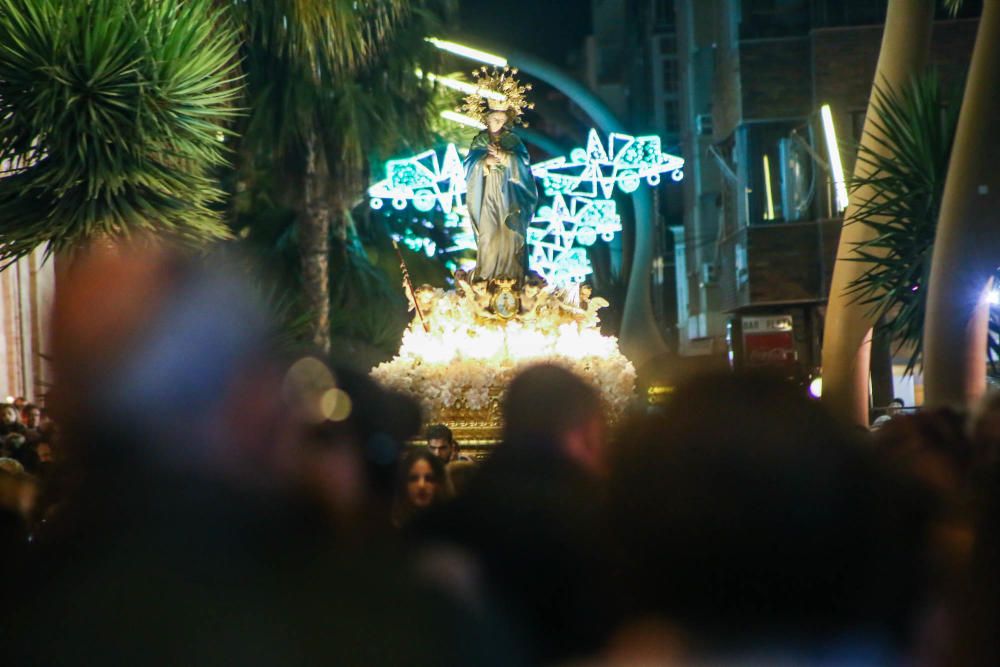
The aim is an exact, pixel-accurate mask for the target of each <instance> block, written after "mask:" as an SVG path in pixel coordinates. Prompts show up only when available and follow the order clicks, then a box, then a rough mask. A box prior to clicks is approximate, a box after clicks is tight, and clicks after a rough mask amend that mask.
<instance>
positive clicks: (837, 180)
mask: <svg viewBox="0 0 1000 667" xmlns="http://www.w3.org/2000/svg"><path fill="white" fill-rule="evenodd" d="M819 114H820V117H821V118H822V119H823V133H824V135H825V136H826V150H827V151H828V152H829V154H830V175H831V176H832V177H833V188H834V196H835V197H834V198H835V201H836V206H837V213H840V212H842V211H843V210H844V209H845V208H847V183H846V181H845V180H844V165H843V163H841V161H840V148H839V147H838V144H837V133H836V131H835V130H834V129H833V113H831V111H830V105H829V104H824V105H823V106H821V107H820V109H819Z"/></svg>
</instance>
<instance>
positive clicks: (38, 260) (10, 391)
mask: <svg viewBox="0 0 1000 667" xmlns="http://www.w3.org/2000/svg"><path fill="white" fill-rule="evenodd" d="M53 264H54V262H53V260H52V259H48V260H46V259H45V258H44V256H43V252H42V250H41V249H37V250H36V251H35V252H34V253H32V254H31V255H29V256H27V257H24V258H22V259H20V260H19V261H17V262H16V263H14V264H12V265H10V266H8V267H7V268H6V269H4V270H3V271H0V401H2V400H5V399H6V398H7V397H17V396H24V397H25V398H27V399H29V400H31V401H35V402H38V401H42V400H44V396H45V394H46V393H47V391H48V387H49V383H50V381H51V373H50V370H49V361H48V351H49V345H48V340H49V330H48V317H49V311H50V310H51V307H52V298H53V295H54V293H55V273H54V270H53Z"/></svg>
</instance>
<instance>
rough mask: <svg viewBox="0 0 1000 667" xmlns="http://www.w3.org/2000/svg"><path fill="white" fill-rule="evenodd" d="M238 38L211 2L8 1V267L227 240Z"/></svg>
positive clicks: (2, 50)
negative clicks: (89, 245) (107, 242)
mask: <svg viewBox="0 0 1000 667" xmlns="http://www.w3.org/2000/svg"><path fill="white" fill-rule="evenodd" d="M236 54H237V39H236V34H235V32H234V30H233V28H232V26H231V24H230V23H229V21H228V20H227V16H226V13H225V11H224V10H223V9H221V8H215V7H214V6H213V5H212V4H211V3H209V2H208V1H207V0H135V1H133V2H119V1H117V0H80V1H78V2H64V1H63V0H0V165H4V167H3V168H4V169H5V170H6V171H7V174H6V177H5V178H0V262H4V263H5V264H6V263H9V262H11V261H14V260H16V259H17V258H18V257H21V256H23V255H25V254H27V253H29V252H31V251H32V250H33V249H34V248H35V247H37V246H38V245H39V244H43V243H44V244H46V245H47V252H50V253H52V252H57V253H58V252H63V251H72V250H73V249H74V248H76V247H78V246H79V245H81V244H83V243H86V242H88V241H90V240H93V239H95V238H112V239H113V238H122V237H129V236H133V235H136V234H138V233H141V232H150V233H153V234H155V235H159V236H167V237H170V238H172V239H175V240H180V241H183V242H189V243H203V242H206V241H211V240H214V239H219V238H225V237H227V236H228V235H229V233H228V230H227V227H226V226H225V225H224V224H223V222H222V215H221V212H220V210H219V207H218V206H217V205H218V204H219V203H220V202H221V201H222V198H223V192H222V191H221V190H220V189H219V188H218V186H217V184H216V180H215V178H214V174H213V170H214V169H215V168H217V167H219V166H220V165H223V164H224V163H225V153H224V144H222V143H221V142H220V138H221V137H223V136H224V135H225V134H226V133H227V132H228V130H227V129H226V126H227V124H229V123H230V121H231V120H232V118H233V117H234V115H235V113H236V110H235V108H234V105H235V102H236V99H237V97H238V95H239V89H238V85H237V81H236V77H237V70H236V65H235V63H236V61H237V58H236Z"/></svg>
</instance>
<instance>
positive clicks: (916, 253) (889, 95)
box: [847, 71, 958, 372]
mask: <svg viewBox="0 0 1000 667" xmlns="http://www.w3.org/2000/svg"><path fill="white" fill-rule="evenodd" d="M952 97H956V96H951V95H946V94H944V93H943V92H942V90H941V87H940V85H939V83H938V77H937V75H936V73H935V72H933V71H931V72H927V73H924V74H922V75H921V76H918V77H915V78H914V79H913V80H912V81H910V82H909V83H907V84H906V85H905V86H904V87H903V88H902V89H901V90H898V91H897V90H893V89H891V88H887V87H882V86H876V89H875V96H874V99H873V108H874V110H875V114H874V116H873V117H872V119H871V122H872V129H873V130H874V131H876V132H877V137H876V139H875V142H876V146H878V147H879V148H880V149H881V150H875V149H873V148H872V147H871V146H869V145H861V146H860V147H859V148H858V158H857V159H858V162H860V163H863V164H864V166H865V167H866V171H865V175H863V176H856V177H855V178H853V179H852V181H851V184H850V186H851V190H852V191H854V190H859V189H862V188H864V189H866V190H868V191H869V192H874V193H877V195H876V196H875V197H872V198H870V199H866V200H863V201H862V202H861V203H860V204H859V205H858V207H857V208H856V209H855V210H854V215H853V216H852V217H851V220H850V223H851V224H858V225H864V226H866V227H868V228H869V230H870V232H871V233H872V234H873V237H872V238H871V239H870V240H868V241H866V242H864V243H860V244H859V245H858V246H856V247H855V248H854V250H853V253H852V255H851V256H849V257H847V259H848V260H850V261H856V262H860V263H861V269H862V273H861V275H860V276H859V277H858V278H857V279H856V280H854V281H853V282H851V284H850V286H849V290H848V291H849V293H850V294H852V295H853V296H854V298H855V299H856V302H857V303H858V304H860V305H863V306H867V307H869V311H868V313H869V317H870V318H871V319H872V320H873V321H881V322H884V323H885V324H884V327H885V333H886V334H887V335H888V336H889V338H890V339H891V340H893V341H895V342H896V344H897V350H898V349H902V348H906V349H908V350H909V351H910V353H909V361H908V363H907V371H908V372H912V371H913V369H914V368H916V367H917V366H918V365H919V364H921V351H922V343H923V334H924V313H925V310H926V302H927V298H926V297H927V281H928V274H929V273H930V258H931V250H932V248H933V245H934V232H935V229H936V226H937V219H938V213H939V211H940V209H941V196H942V192H943V190H944V183H945V175H946V174H947V171H948V160H949V156H950V153H951V147H952V143H953V140H954V137H955V125H956V122H957V120H958V100H957V99H952Z"/></svg>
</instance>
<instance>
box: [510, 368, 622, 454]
mask: <svg viewBox="0 0 1000 667" xmlns="http://www.w3.org/2000/svg"><path fill="white" fill-rule="evenodd" d="M503 422H504V426H503V441H504V444H505V445H506V446H513V447H519V446H530V447H552V448H554V450H555V451H556V452H558V454H559V455H561V456H564V457H566V458H568V459H570V460H572V461H573V462H574V463H576V464H578V465H580V466H581V467H582V468H584V469H586V470H589V471H591V472H599V471H601V470H603V469H604V467H605V463H606V461H605V456H606V452H605V436H606V427H607V424H606V420H605V415H604V404H603V402H602V400H601V395H600V393H599V392H598V391H597V389H595V388H594V387H593V386H592V385H591V384H590V383H589V382H587V381H586V380H584V379H583V378H581V377H579V376H577V375H575V374H574V373H572V372H571V371H569V370H567V369H565V368H563V367H561V366H555V365H551V364H538V365H535V366H531V367H529V368H527V369H526V370H524V371H522V372H521V373H520V374H518V375H517V377H515V378H514V379H513V380H512V381H511V383H510V385H509V386H508V387H507V392H506V394H505V395H504V401H503Z"/></svg>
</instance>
